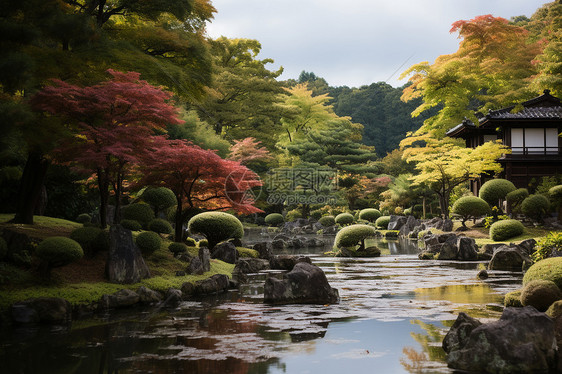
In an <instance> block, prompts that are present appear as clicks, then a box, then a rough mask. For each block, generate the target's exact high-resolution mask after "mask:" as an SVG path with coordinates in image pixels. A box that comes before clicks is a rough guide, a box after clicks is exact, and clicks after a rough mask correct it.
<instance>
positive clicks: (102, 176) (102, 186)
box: [97, 169, 109, 229]
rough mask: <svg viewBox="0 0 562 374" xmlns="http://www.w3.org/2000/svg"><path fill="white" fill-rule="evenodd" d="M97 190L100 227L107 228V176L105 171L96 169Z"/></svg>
mask: <svg viewBox="0 0 562 374" xmlns="http://www.w3.org/2000/svg"><path fill="white" fill-rule="evenodd" d="M97 174H98V188H99V190H100V226H101V228H102V229H105V228H106V227H107V205H108V203H109V176H108V175H107V170H106V169H98V171H97Z"/></svg>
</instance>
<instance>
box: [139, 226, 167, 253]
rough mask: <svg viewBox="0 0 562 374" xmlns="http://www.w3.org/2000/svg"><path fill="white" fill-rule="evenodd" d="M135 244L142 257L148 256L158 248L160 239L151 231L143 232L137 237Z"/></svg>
mask: <svg viewBox="0 0 562 374" xmlns="http://www.w3.org/2000/svg"><path fill="white" fill-rule="evenodd" d="M135 243H136V244H137V247H139V249H140V251H141V253H142V255H143V256H150V255H151V254H153V253H154V252H155V251H156V250H158V249H159V248H160V245H161V244H162V238H160V235H158V234H157V233H155V232H153V231H144V232H141V233H140V234H138V235H137V237H136V238H135Z"/></svg>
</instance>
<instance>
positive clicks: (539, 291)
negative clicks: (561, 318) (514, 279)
mask: <svg viewBox="0 0 562 374" xmlns="http://www.w3.org/2000/svg"><path fill="white" fill-rule="evenodd" d="M560 299H562V291H560V288H558V286H557V285H556V284H555V283H554V282H553V281H550V280H544V279H535V280H532V281H529V282H527V283H526V284H525V286H524V287H523V289H522V290H521V304H523V306H529V305H531V306H534V307H535V308H536V309H537V310H538V311H541V312H546V310H547V309H548V308H549V307H550V306H551V305H552V303H554V302H555V301H558V300H560Z"/></svg>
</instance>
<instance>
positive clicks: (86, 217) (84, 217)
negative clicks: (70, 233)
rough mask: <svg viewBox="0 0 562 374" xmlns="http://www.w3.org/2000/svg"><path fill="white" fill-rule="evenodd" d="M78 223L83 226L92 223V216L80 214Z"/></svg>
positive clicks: (77, 219) (77, 218)
mask: <svg viewBox="0 0 562 374" xmlns="http://www.w3.org/2000/svg"><path fill="white" fill-rule="evenodd" d="M76 222H78V223H82V224H84V223H90V222H92V216H90V215H89V214H88V213H82V214H79V215H78V217H76Z"/></svg>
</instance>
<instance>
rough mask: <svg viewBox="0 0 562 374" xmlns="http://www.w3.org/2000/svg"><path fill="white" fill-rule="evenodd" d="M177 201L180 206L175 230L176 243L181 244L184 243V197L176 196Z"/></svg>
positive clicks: (177, 210)
mask: <svg viewBox="0 0 562 374" xmlns="http://www.w3.org/2000/svg"><path fill="white" fill-rule="evenodd" d="M176 200H177V201H178V206H177V208H176V220H175V221H176V228H175V230H174V241H175V242H178V243H181V242H182V241H183V214H182V213H183V212H182V210H183V207H182V196H178V195H176Z"/></svg>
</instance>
